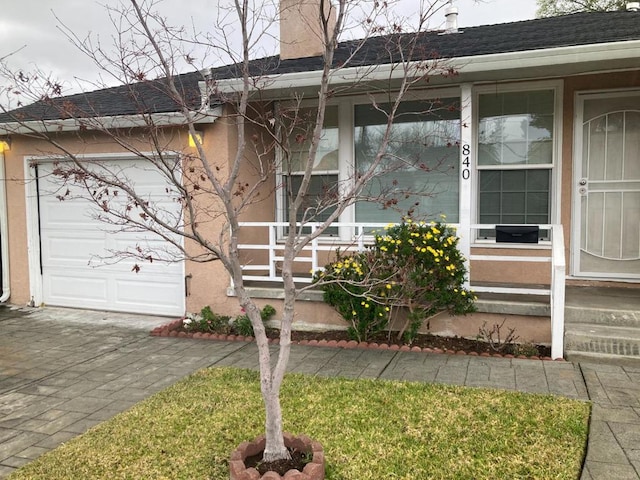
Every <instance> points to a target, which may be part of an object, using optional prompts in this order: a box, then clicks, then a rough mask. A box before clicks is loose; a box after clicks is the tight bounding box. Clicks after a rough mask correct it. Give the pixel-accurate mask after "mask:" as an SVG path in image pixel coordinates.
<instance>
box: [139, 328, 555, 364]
mask: <svg viewBox="0 0 640 480" xmlns="http://www.w3.org/2000/svg"><path fill="white" fill-rule="evenodd" d="M180 328H182V319H181V318H179V319H178V320H174V321H173V322H170V323H167V324H166V325H162V326H160V327H156V328H154V329H153V330H151V335H152V336H154V337H178V338H197V339H201V340H224V341H227V342H253V340H254V338H253V337H244V336H242V335H225V334H218V333H200V332H196V333H190V332H189V333H188V332H180V331H178V330H179V329H180ZM279 342H280V340H279V339H277V338H273V339H269V343H272V344H277V343H279ZM291 344H292V345H307V346H310V347H332V348H362V349H370V350H391V351H400V352H422V353H444V354H448V355H469V356H475V357H496V358H518V359H523V360H544V361H556V362H564V361H565V359H564V358H558V359H557V360H553V359H552V358H551V357H538V356H531V357H526V356H524V355H518V356H515V355H511V354H508V353H507V354H501V353H488V352H484V353H478V352H465V351H464V350H442V349H441V348H429V347H424V348H422V347H410V346H408V345H402V346H399V345H388V344H386V343H380V344H379V343H375V342H372V343H369V342H357V341H355V340H350V341H347V340H340V341H336V340H300V341H295V340H292V341H291Z"/></svg>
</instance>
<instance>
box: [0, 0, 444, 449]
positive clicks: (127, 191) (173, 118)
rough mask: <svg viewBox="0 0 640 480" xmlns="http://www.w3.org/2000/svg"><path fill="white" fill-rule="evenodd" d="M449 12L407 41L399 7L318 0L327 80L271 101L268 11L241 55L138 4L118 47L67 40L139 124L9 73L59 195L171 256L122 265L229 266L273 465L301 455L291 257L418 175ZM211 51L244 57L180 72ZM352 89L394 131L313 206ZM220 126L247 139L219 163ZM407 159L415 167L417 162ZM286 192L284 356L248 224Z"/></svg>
mask: <svg viewBox="0 0 640 480" xmlns="http://www.w3.org/2000/svg"><path fill="white" fill-rule="evenodd" d="M444 3H445V2H441V1H432V2H426V3H424V4H422V5H421V6H420V8H419V9H418V8H416V12H414V13H415V14H414V16H413V17H412V21H413V24H412V26H411V33H405V32H406V31H407V28H408V24H407V23H405V22H404V21H402V20H400V19H399V18H392V9H391V8H389V5H388V4H387V2H371V3H367V2H361V3H359V2H353V1H348V0H337V1H333V2H329V1H321V2H318V9H317V12H316V19H315V20H316V21H318V22H319V23H320V25H321V30H320V32H321V36H322V38H321V40H322V42H321V43H322V46H323V51H322V52H321V54H320V56H318V57H315V58H314V60H313V61H314V62H315V63H316V65H317V66H316V67H315V68H314V70H316V71H317V72H318V73H319V75H318V84H317V85H316V86H314V88H313V89H312V92H311V93H310V94H309V93H308V92H306V93H305V92H303V91H294V92H289V91H288V92H286V93H285V94H281V95H280V96H278V97H277V98H274V97H273V96H270V95H269V92H268V90H269V86H270V85H271V83H272V82H273V81H274V78H277V75H279V74H281V73H286V71H285V70H283V64H282V63H280V62H279V60H278V58H277V57H267V58H264V59H258V60H256V59H254V58H253V52H254V50H255V48H259V47H260V43H259V41H260V39H261V38H262V37H264V36H265V35H266V33H265V32H266V30H265V28H266V27H265V25H266V26H268V25H269V24H270V22H271V21H274V20H275V19H276V17H275V16H271V17H270V16H269V13H268V11H264V10H260V8H259V7H260V6H261V5H259V4H258V7H255V5H254V4H253V3H252V2H250V1H249V0H234V2H233V4H232V13H234V14H235V16H236V18H237V23H236V25H238V26H239V30H238V36H239V38H238V40H239V43H238V44H236V45H234V44H233V42H232V39H231V38H229V37H224V38H222V39H217V40H212V38H211V37H209V36H206V35H205V36H198V37H196V38H194V39H191V40H187V35H186V33H185V32H184V31H182V30H175V29H172V28H171V27H169V26H168V23H167V21H166V20H165V19H163V18H162V17H160V16H158V15H157V14H156V13H154V11H153V8H152V7H153V5H152V4H147V3H145V2H140V1H138V0H130V5H129V6H128V7H126V8H125V7H123V8H122V9H121V10H120V11H117V12H114V11H111V12H110V14H111V18H112V21H113V23H114V26H115V28H116V35H115V36H114V40H115V46H116V49H115V51H113V50H110V49H107V48H105V47H104V46H103V45H101V44H99V43H95V42H93V41H92V40H91V39H81V38H79V37H77V36H75V35H74V34H73V32H69V36H70V38H71V39H72V40H73V41H74V42H75V43H76V45H77V46H78V47H79V48H80V49H81V50H82V51H83V52H84V53H85V54H87V55H89V56H90V57H91V58H92V59H94V61H95V62H96V64H97V65H98V66H99V67H100V68H101V69H102V71H103V73H104V74H106V75H111V76H112V77H113V78H117V79H118V80H119V81H121V82H122V85H121V86H119V87H115V88H111V89H109V90H106V91H105V92H104V94H105V95H122V96H125V97H126V98H127V99H128V102H129V104H130V106H131V111H129V112H124V113H127V114H130V115H132V116H133V117H135V118H133V117H132V119H131V120H130V124H126V123H125V124H123V121H122V120H120V121H119V122H114V121H113V119H112V118H110V117H108V116H106V115H105V114H104V113H103V111H102V110H101V108H102V107H99V106H98V105H96V104H94V103H92V101H91V99H93V98H95V96H92V95H91V94H87V95H84V94H78V95H74V96H70V97H61V96H60V94H61V91H62V88H61V86H60V84H58V83H57V82H55V81H53V80H51V79H49V78H46V76H45V77H42V76H39V75H37V74H36V75H34V76H32V75H27V74H25V73H23V72H13V71H11V69H10V68H9V67H8V65H7V64H6V63H3V66H2V70H3V72H2V73H3V74H4V77H5V78H6V79H8V82H9V87H8V91H9V92H10V93H19V95H20V98H23V99H27V100H26V101H25V100H22V101H23V102H25V103H27V102H28V101H34V100H37V103H35V104H33V105H29V106H28V107H23V108H18V109H16V110H12V111H9V112H5V114H4V115H3V116H2V121H3V122H5V123H4V125H3V127H4V129H5V131H7V132H13V134H14V135H22V136H26V137H29V138H32V139H34V140H39V141H44V142H46V143H47V144H48V145H49V146H50V150H49V151H48V153H49V154H50V155H51V156H52V157H54V158H56V159H57V160H56V163H55V168H54V171H53V174H54V175H55V176H56V177H58V178H59V179H60V181H61V183H62V184H63V185H67V186H68V188H66V187H63V188H61V190H60V191H59V193H58V195H59V198H60V199H61V200H66V199H68V198H69V197H71V196H74V195H81V196H83V197H84V198H88V199H89V200H91V201H92V202H93V203H94V204H95V205H97V206H98V207H99V209H100V213H99V217H100V220H102V221H104V222H106V223H108V224H110V225H112V226H113V227H114V228H115V229H117V230H121V231H145V232H152V233H153V234H155V235H157V236H159V237H160V238H162V239H163V240H164V241H165V244H167V245H170V247H169V248H165V249H162V250H158V249H154V248H152V247H149V246H143V245H136V246H135V247H133V248H129V249H126V250H122V251H116V252H112V255H113V259H114V260H118V259H122V258H135V259H136V261H137V262H138V263H137V264H136V268H144V264H145V262H152V261H183V260H187V261H191V262H212V261H217V262H220V263H222V265H224V268H225V269H226V271H227V272H228V273H229V275H230V277H231V279H232V281H233V285H234V287H235V292H236V295H237V298H238V302H239V304H240V306H241V307H242V308H243V309H244V310H245V312H246V314H247V315H248V317H249V318H250V320H251V322H252V325H253V328H254V331H255V338H256V343H257V347H258V350H259V362H260V382H261V391H262V395H263V398H264V405H265V409H266V426H265V428H266V441H267V443H266V449H265V451H264V460H265V461H273V460H277V459H282V458H287V457H288V456H289V454H288V451H287V449H286V448H285V445H284V441H283V432H282V412H281V408H280V398H279V395H280V387H281V384H282V380H283V376H284V374H285V370H286V367H287V363H288V360H289V353H290V345H291V326H292V322H293V319H294V307H295V302H296V298H297V296H298V295H299V293H300V288H298V287H297V286H296V284H295V283H294V272H295V269H294V262H295V260H296V257H298V256H299V255H300V254H301V252H302V250H303V249H304V247H305V246H307V245H308V244H309V243H310V242H311V241H312V240H314V239H316V238H318V237H319V236H320V235H322V234H323V232H325V231H326V230H327V229H328V228H330V226H331V224H332V223H333V222H335V221H337V220H338V218H339V216H340V215H341V214H342V213H343V212H344V211H345V209H346V208H347V207H349V206H350V205H353V204H354V203H355V202H357V201H359V200H360V199H362V198H367V199H368V200H369V201H371V200H376V199H377V200H378V201H384V196H385V192H384V191H382V192H378V193H377V198H373V199H372V198H371V193H370V192H369V191H368V190H367V188H368V185H370V184H371V183H372V182H373V181H374V180H375V179H376V178H379V177H380V176H381V175H385V174H389V172H391V171H393V170H394V169H396V168H406V165H407V161H404V162H403V161H401V159H400V157H399V155H398V154H397V153H396V152H395V151H394V150H393V149H390V148H389V146H390V144H392V137H393V125H394V122H395V120H396V118H397V117H398V116H399V115H400V112H401V109H400V107H401V105H402V102H403V100H405V98H406V96H407V93H408V92H410V91H412V89H414V88H416V87H423V86H425V85H426V82H427V80H428V78H429V77H430V76H432V75H450V74H454V73H455V72H454V70H453V69H452V68H451V66H450V65H447V64H446V63H444V62H442V61H440V60H437V58H438V55H437V52H433V51H432V49H431V48H430V47H429V45H428V41H427V40H426V37H425V36H424V32H425V31H426V30H427V29H428V26H429V20H430V18H431V17H432V16H433V14H434V13H435V12H438V11H439V10H440V9H441V8H442V7H443V6H444ZM256 8H257V9H256ZM367 8H369V10H368V11H367V10H366V9H367ZM271 12H272V13H273V15H275V12H274V11H273V10H272V11H271ZM361 12H364V13H365V15H364V17H363V18H361V19H360V18H358V17H357V15H359V14H361ZM229 14H230V12H229V11H227V12H226V13H225V14H224V15H221V16H220V21H221V23H224V24H226V23H227V22H230V17H229ZM357 24H359V25H364V26H365V27H364V30H363V31H362V32H361V33H362V35H360V36H361V38H360V39H359V40H350V41H349V42H346V43H344V44H339V41H338V40H339V37H340V35H342V34H343V33H344V32H345V31H348V30H349V29H350V28H352V27H353V26H354V25H357ZM216 31H218V32H221V31H224V29H223V28H217V29H216ZM202 45H205V46H206V47H207V49H208V50H209V51H212V52H216V53H219V54H224V55H226V57H227V58H229V59H231V61H230V62H228V64H227V66H225V67H217V68H213V69H207V70H203V71H201V74H198V73H195V74H185V75H179V74H178V73H177V67H176V65H177V64H178V63H179V62H185V61H186V63H188V64H192V65H194V64H195V62H196V60H195V58H194V57H193V49H194V48H196V46H202ZM213 63H214V62H212V64H213ZM215 63H217V64H220V61H219V60H218V61H217V62H215ZM354 72H355V73H354ZM343 73H348V74H349V75H350V76H351V77H350V81H349V82H348V84H346V83H344V82H342V83H340V82H338V81H337V79H339V78H340V76H341V75H342V74H343ZM350 90H353V91H358V92H367V93H369V94H370V98H371V105H372V106H373V108H374V109H375V110H376V111H377V112H378V113H379V114H380V115H382V116H383V117H384V122H383V127H382V128H381V129H379V130H378V133H377V139H376V145H375V148H373V149H372V151H371V152H370V153H369V157H368V160H367V162H366V164H365V167H363V168H362V169H360V170H359V171H357V172H353V174H352V175H351V176H350V178H348V179H347V180H342V181H340V182H339V184H338V185H336V186H335V187H334V188H328V189H327V190H326V191H325V192H323V194H321V195H317V194H315V195H313V202H312V203H311V204H310V203H309V197H310V196H311V184H312V177H313V168H314V165H316V163H317V160H318V151H319V148H320V145H321V143H322V141H323V131H324V130H323V129H324V125H325V123H326V122H325V117H326V113H327V108H328V105H329V104H330V102H331V100H332V99H333V98H334V97H335V96H336V95H340V94H342V95H343V94H346V93H347V92H348V91H350ZM374 94H375V95H374ZM380 95H383V96H384V97H385V98H384V101H381V100H380ZM307 102H310V104H309V103H307ZM437 108H440V107H439V106H438V105H435V104H431V105H430V106H425V107H424V109H425V111H427V110H429V111H432V110H435V109H437ZM176 112H177V113H176ZM403 114H405V115H406V112H404V113H403ZM169 117H170V120H167V118H169ZM212 117H215V118H216V121H217V122H222V123H223V124H231V125H232V127H233V129H234V132H235V134H234V135H235V140H234V144H235V146H234V149H233V151H232V152H231V153H230V156H231V158H228V159H227V158H223V159H221V158H218V157H217V156H215V155H212V154H211V151H210V150H207V149H206V148H205V146H204V145H203V143H202V141H201V139H200V136H199V132H198V130H197V129H198V124H199V123H200V122H203V121H208V120H209V119H210V118H212ZM70 121H72V122H73V124H74V125H75V126H76V128H75V130H74V131H73V132H71V133H65V132H64V131H60V128H56V127H55V125H58V126H59V125H61V124H62V123H64V122H70ZM52 125H53V127H51V126H52ZM65 125H66V124H65ZM185 132H187V133H188V134H189V136H190V138H191V139H193V142H194V148H181V149H176V148H175V145H176V137H177V136H180V135H183V136H184V134H185ZM69 136H76V137H77V139H78V141H79V142H84V143H90V142H91V141H95V139H96V138H99V139H100V140H101V141H104V139H107V140H108V141H109V142H111V143H112V144H114V145H116V146H118V147H119V148H121V149H124V150H125V151H127V152H130V153H131V154H133V155H134V156H135V157H136V158H138V159H140V160H144V161H146V163H147V164H148V165H149V166H150V167H153V169H154V171H156V172H159V173H160V174H161V175H162V177H163V178H164V180H165V182H166V184H167V185H168V187H167V195H168V197H170V198H172V199H173V202H174V205H177V206H178V209H177V211H176V209H175V208H173V209H167V208H165V207H164V206H163V204H162V203H160V202H156V201H154V200H153V199H151V198H149V197H148V196H147V195H146V194H145V193H144V192H143V191H141V190H140V189H139V188H138V187H137V186H136V184H135V183H134V182H132V181H131V180H130V179H129V177H128V175H127V173H126V172H124V171H121V170H118V169H114V168H113V167H109V166H106V165H105V164H103V163H101V162H90V161H87V160H85V159H84V158H83V157H82V155H79V153H78V151H77V150H76V149H74V148H73V146H72V144H70V143H69V142H67V141H65V139H68V137H69ZM421 141H422V142H424V141H425V140H424V139H422V140H421ZM70 145H71V146H70ZM370 150H371V149H370ZM390 158H392V159H393V160H394V161H390ZM294 163H295V164H296V165H297V166H296V170H297V171H298V172H300V173H299V176H298V178H297V182H296V184H295V185H293V184H292V182H289V183H288V184H286V185H278V184H277V183H274V177H275V173H276V171H278V170H279V169H281V170H282V171H285V172H286V171H291V168H292V167H291V166H292V165H293V164H294ZM409 163H411V164H412V165H414V164H416V160H415V159H413V160H411V161H410V162H409ZM78 188H80V190H78ZM283 189H284V191H285V196H286V197H287V204H288V207H287V217H286V221H287V222H288V228H286V229H285V234H284V238H283V240H284V250H283V251H284V255H283V257H284V260H283V262H282V273H281V275H282V281H283V285H284V307H283V312H282V321H281V330H280V342H279V348H278V350H277V356H276V358H275V359H274V360H275V361H272V352H271V351H270V350H269V344H268V339H267V336H266V332H265V327H264V325H263V322H262V321H261V317H260V310H259V308H258V307H257V305H256V303H255V301H254V299H253V298H252V297H251V294H250V292H249V290H247V288H246V285H245V282H244V280H243V268H242V267H243V265H242V263H243V262H242V258H241V252H240V251H239V244H240V236H241V234H242V232H243V227H242V226H241V220H242V218H243V215H244V214H245V213H246V212H247V211H248V210H249V209H250V208H251V207H252V205H255V204H256V203H257V202H260V201H262V199H263V198H264V197H265V192H266V194H267V195H269V194H280V193H281V192H282V190H283ZM77 192H81V193H77ZM308 222H317V227H316V228H315V229H313V230H312V231H310V230H309V229H305V228H303V225H304V224H307V223H308ZM214 227H215V228H214ZM212 232H214V233H212Z"/></svg>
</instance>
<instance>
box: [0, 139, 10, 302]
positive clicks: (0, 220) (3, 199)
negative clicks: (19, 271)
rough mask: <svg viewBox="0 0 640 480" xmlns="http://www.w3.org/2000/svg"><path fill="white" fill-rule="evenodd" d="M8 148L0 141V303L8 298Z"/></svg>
mask: <svg viewBox="0 0 640 480" xmlns="http://www.w3.org/2000/svg"><path fill="white" fill-rule="evenodd" d="M7 148H8V142H6V141H0V266H1V271H0V275H2V289H1V290H0V303H5V302H6V301H7V300H9V297H10V296H11V292H10V290H9V225H8V222H7V216H8V209H7V179H6V174H5V171H6V170H5V166H4V151H5V149H7Z"/></svg>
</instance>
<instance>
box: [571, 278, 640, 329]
mask: <svg viewBox="0 0 640 480" xmlns="http://www.w3.org/2000/svg"><path fill="white" fill-rule="evenodd" d="M564 321H565V323H566V324H570V323H581V324H584V323H591V324H596V325H610V326H615V327H637V328H640V289H637V288H598V287H569V288H567V290H566V308H565V318H564Z"/></svg>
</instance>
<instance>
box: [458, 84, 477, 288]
mask: <svg viewBox="0 0 640 480" xmlns="http://www.w3.org/2000/svg"><path fill="white" fill-rule="evenodd" d="M459 175H460V193H459V202H460V203H459V207H458V212H459V213H458V222H459V224H460V227H459V228H458V237H460V243H459V244H458V245H459V248H460V252H461V253H462V255H464V257H465V264H466V267H467V272H469V274H468V275H469V279H467V281H466V283H465V288H469V283H470V277H471V265H470V261H469V258H470V256H471V236H472V234H473V232H472V230H471V219H472V202H473V188H472V186H473V181H474V175H475V148H474V144H473V94H472V85H471V84H470V83H465V84H462V85H461V86H460V173H459Z"/></svg>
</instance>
